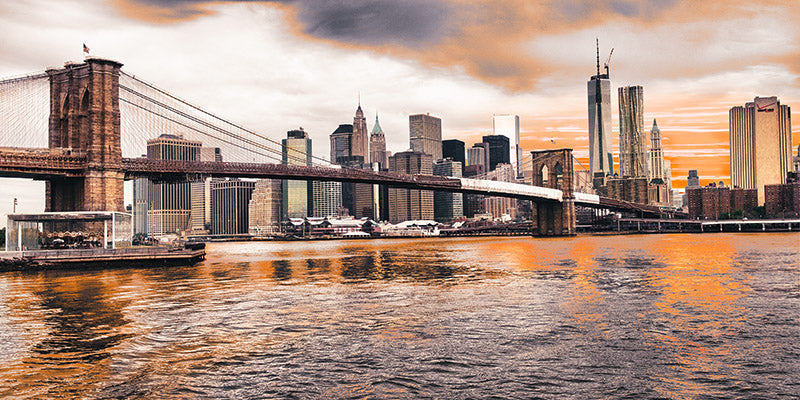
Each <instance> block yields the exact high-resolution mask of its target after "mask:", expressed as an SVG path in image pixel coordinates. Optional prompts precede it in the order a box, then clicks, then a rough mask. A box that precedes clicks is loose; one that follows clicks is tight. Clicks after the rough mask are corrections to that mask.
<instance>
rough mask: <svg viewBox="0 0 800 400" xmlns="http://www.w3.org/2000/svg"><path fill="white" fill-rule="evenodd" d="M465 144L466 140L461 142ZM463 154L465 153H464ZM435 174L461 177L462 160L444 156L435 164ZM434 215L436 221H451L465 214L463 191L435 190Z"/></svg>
mask: <svg viewBox="0 0 800 400" xmlns="http://www.w3.org/2000/svg"><path fill="white" fill-rule="evenodd" d="M461 145H462V146H463V145H464V142H461ZM462 154H463V153H462ZM433 174H434V175H439V176H454V177H457V178H460V177H461V162H460V161H455V160H453V159H452V158H443V159H441V160H439V161H437V162H436V163H435V164H433ZM433 216H434V218H435V219H436V221H439V222H450V221H452V220H454V219H456V218H458V217H462V216H464V199H463V194H462V193H449V192H434V193H433Z"/></svg>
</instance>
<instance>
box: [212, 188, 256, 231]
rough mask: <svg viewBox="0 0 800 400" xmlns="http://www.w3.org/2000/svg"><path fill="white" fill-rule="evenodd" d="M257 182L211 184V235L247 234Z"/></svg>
mask: <svg viewBox="0 0 800 400" xmlns="http://www.w3.org/2000/svg"><path fill="white" fill-rule="evenodd" d="M255 186H256V182H255V181H243V180H239V179H214V180H212V182H211V233H212V234H214V235H239V234H247V233H248V228H249V224H250V219H249V216H248V215H249V204H250V198H251V197H252V195H253V189H254V188H255Z"/></svg>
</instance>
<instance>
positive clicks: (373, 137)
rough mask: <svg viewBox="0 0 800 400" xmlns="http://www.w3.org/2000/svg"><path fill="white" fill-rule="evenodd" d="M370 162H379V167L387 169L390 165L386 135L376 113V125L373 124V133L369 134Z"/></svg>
mask: <svg viewBox="0 0 800 400" xmlns="http://www.w3.org/2000/svg"><path fill="white" fill-rule="evenodd" d="M369 162H371V163H378V164H379V166H380V167H379V169H386V168H387V167H388V166H389V157H388V156H387V154H386V136H385V135H384V133H383V128H381V124H380V122H378V115H377V114H376V115H375V125H373V126H372V133H370V135H369Z"/></svg>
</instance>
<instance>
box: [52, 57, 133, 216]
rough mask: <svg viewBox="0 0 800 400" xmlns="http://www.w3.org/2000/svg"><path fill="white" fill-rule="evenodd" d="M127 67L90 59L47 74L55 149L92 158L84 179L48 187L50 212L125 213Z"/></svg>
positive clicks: (70, 179)
mask: <svg viewBox="0 0 800 400" xmlns="http://www.w3.org/2000/svg"><path fill="white" fill-rule="evenodd" d="M120 67H122V64H121V63H118V62H116V61H112V60H106V59H102V58H93V57H90V58H87V59H86V62H84V63H66V64H64V68H61V69H50V70H47V74H48V75H49V77H50V120H49V135H48V141H49V147H50V148H51V149H56V148H57V149H64V150H67V151H69V152H70V153H78V154H85V155H86V169H85V172H84V176H83V177H81V178H60V179H51V180H49V181H48V182H47V189H46V197H47V198H46V201H45V208H46V211H124V204H123V203H124V199H123V183H124V180H123V179H124V176H123V172H122V148H121V145H120V141H121V140H120V114H119V73H120Z"/></svg>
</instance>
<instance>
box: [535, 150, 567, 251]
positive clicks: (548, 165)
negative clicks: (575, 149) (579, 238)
mask: <svg viewBox="0 0 800 400" xmlns="http://www.w3.org/2000/svg"><path fill="white" fill-rule="evenodd" d="M531 156H532V157H533V160H532V161H533V162H532V167H533V185H534V186H541V187H547V188H552V189H559V190H561V192H562V198H563V201H562V202H561V203H558V202H537V203H535V204H536V207H535V213H536V218H535V219H536V221H537V229H538V231H539V234H540V235H547V236H559V235H574V234H575V196H574V195H573V192H572V187H573V184H572V180H573V171H572V168H573V166H572V149H558V150H540V151H532V152H531Z"/></svg>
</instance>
